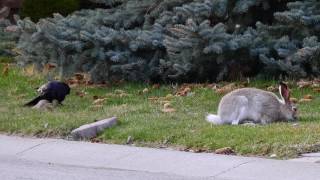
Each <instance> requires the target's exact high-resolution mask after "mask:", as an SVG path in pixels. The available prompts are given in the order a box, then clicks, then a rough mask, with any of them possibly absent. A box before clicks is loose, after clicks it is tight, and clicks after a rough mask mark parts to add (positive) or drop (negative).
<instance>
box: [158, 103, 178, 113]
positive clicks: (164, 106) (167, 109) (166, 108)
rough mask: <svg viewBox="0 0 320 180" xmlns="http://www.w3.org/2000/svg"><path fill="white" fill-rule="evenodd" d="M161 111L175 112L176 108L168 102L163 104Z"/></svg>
mask: <svg viewBox="0 0 320 180" xmlns="http://www.w3.org/2000/svg"><path fill="white" fill-rule="evenodd" d="M161 111H162V112H164V113H172V112H176V110H175V109H174V108H173V107H172V106H171V104H170V103H165V104H164V105H163V109H162V110H161Z"/></svg>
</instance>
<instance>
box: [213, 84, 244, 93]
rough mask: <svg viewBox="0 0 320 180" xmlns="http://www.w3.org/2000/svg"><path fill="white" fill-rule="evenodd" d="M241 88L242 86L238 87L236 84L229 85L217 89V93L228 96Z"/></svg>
mask: <svg viewBox="0 0 320 180" xmlns="http://www.w3.org/2000/svg"><path fill="white" fill-rule="evenodd" d="M238 88H241V86H237V85H236V83H230V84H227V85H225V86H223V87H221V88H218V89H216V93H218V94H227V93H229V92H231V91H233V90H235V89H238Z"/></svg>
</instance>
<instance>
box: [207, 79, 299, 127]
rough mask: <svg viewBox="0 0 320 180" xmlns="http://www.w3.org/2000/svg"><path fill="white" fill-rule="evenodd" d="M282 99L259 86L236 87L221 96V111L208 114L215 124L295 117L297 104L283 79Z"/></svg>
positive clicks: (270, 121) (280, 86)
mask: <svg viewBox="0 0 320 180" xmlns="http://www.w3.org/2000/svg"><path fill="white" fill-rule="evenodd" d="M279 92H280V95H281V99H280V98H278V96H276V95H275V94H274V93H272V92H268V91H264V90H261V89H256V88H242V89H237V90H234V91H232V92H230V93H228V94H226V95H225V96H224V97H222V99H221V101H220V103H219V107H218V115H213V114H209V115H208V116H207V117H206V120H207V121H208V122H211V123H213V124H233V125H237V124H241V123H244V122H252V123H261V124H268V123H272V122H277V121H294V120H296V119H297V108H296V106H295V105H294V104H293V103H292V102H291V101H290V90H289V88H288V86H287V85H286V84H284V83H282V82H281V83H280V85H279Z"/></svg>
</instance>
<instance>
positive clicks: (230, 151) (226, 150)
mask: <svg viewBox="0 0 320 180" xmlns="http://www.w3.org/2000/svg"><path fill="white" fill-rule="evenodd" d="M214 153H216V154H226V155H230V154H235V152H234V151H233V149H232V148H231V147H224V148H220V149H216V150H215V152H214Z"/></svg>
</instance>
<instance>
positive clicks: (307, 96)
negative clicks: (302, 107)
mask: <svg viewBox="0 0 320 180" xmlns="http://www.w3.org/2000/svg"><path fill="white" fill-rule="evenodd" d="M303 99H313V97H312V95H311V94H307V95H304V96H303Z"/></svg>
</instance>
